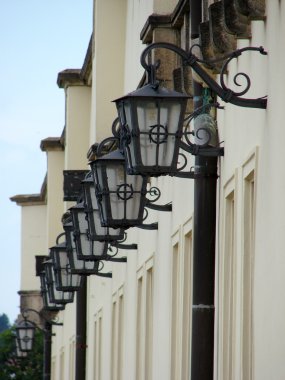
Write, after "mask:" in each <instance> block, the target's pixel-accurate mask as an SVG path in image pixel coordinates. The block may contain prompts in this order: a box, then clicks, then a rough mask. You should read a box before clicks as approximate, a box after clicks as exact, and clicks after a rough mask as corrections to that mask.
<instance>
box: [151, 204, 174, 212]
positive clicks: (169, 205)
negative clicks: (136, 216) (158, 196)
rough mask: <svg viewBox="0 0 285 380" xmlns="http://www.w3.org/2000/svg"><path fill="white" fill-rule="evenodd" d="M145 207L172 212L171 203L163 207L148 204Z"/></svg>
mask: <svg viewBox="0 0 285 380" xmlns="http://www.w3.org/2000/svg"><path fill="white" fill-rule="evenodd" d="M145 207H147V208H149V209H151V210H156V211H168V212H170V211H172V202H170V203H167V204H165V205H156V204H153V203H150V202H148V203H147V204H146V206H145Z"/></svg>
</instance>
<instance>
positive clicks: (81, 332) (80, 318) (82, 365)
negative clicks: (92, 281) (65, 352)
mask: <svg viewBox="0 0 285 380" xmlns="http://www.w3.org/2000/svg"><path fill="white" fill-rule="evenodd" d="M86 317H87V278H86V276H83V284H82V286H81V288H80V289H79V290H78V291H77V293H76V341H75V380H85V373H86V348H87V345H86V320H87V319H86Z"/></svg>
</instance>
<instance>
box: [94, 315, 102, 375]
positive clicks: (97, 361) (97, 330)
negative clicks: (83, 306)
mask: <svg viewBox="0 0 285 380" xmlns="http://www.w3.org/2000/svg"><path fill="white" fill-rule="evenodd" d="M94 342H95V344H94V380H102V378H101V365H102V360H101V354H102V310H100V311H99V312H98V313H97V314H96V315H95V323H94Z"/></svg>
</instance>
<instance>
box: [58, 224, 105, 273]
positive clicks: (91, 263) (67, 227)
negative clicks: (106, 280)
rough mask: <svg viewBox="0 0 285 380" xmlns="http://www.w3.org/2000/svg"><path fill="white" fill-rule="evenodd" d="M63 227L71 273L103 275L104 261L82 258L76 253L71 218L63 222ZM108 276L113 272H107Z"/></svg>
mask: <svg viewBox="0 0 285 380" xmlns="http://www.w3.org/2000/svg"><path fill="white" fill-rule="evenodd" d="M63 228H64V231H65V235H66V245H67V255H68V260H69V265H70V270H71V273H75V274H79V275H82V276H89V275H102V274H103V273H100V271H101V269H102V262H101V261H98V260H86V259H84V260H80V259H78V256H77V253H76V245H75V241H74V236H73V224H72V223H71V222H70V219H67V220H66V221H65V223H63ZM105 275H108V276H106V277H111V273H110V274H109V273H107V274H106V273H105Z"/></svg>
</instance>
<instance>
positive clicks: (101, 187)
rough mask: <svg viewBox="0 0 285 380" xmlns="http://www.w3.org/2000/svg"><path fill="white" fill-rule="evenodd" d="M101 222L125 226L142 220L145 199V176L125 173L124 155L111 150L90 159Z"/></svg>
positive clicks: (108, 224) (118, 226) (120, 226)
mask: <svg viewBox="0 0 285 380" xmlns="http://www.w3.org/2000/svg"><path fill="white" fill-rule="evenodd" d="M90 166H91V169H92V172H93V175H94V183H95V189H96V197H97V201H98V206H99V211H100V218H101V224H102V225H103V226H106V227H112V228H122V227H123V228H125V229H126V228H129V227H135V226H139V225H141V224H142V222H143V219H144V207H145V205H146V203H147V198H146V194H147V177H145V176H140V175H128V174H127V172H126V170H125V157H124V156H123V154H122V153H121V152H120V151H119V150H115V151H113V152H111V153H108V154H106V155H104V156H101V157H99V158H97V159H96V160H95V161H92V162H90Z"/></svg>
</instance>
